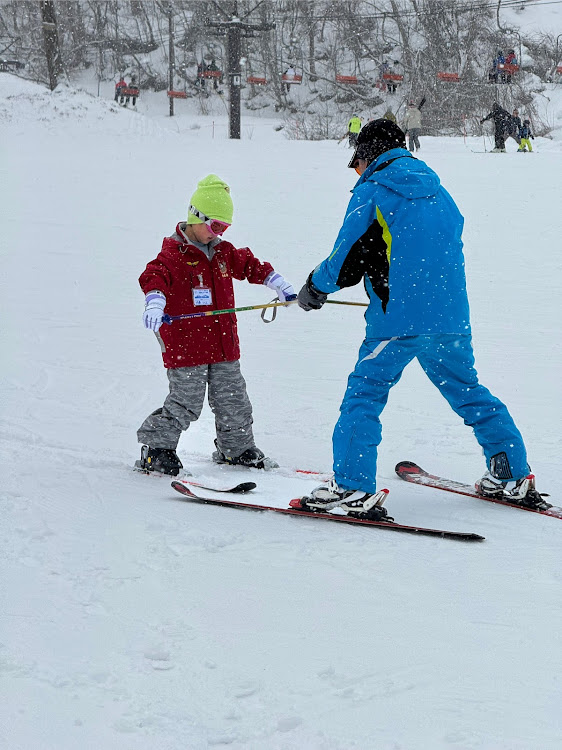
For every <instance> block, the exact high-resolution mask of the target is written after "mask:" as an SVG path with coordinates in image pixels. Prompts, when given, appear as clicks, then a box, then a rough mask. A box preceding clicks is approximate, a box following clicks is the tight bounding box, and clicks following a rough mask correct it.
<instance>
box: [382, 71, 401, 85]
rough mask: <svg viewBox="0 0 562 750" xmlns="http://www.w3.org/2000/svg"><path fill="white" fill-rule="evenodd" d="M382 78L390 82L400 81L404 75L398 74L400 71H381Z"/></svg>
mask: <svg viewBox="0 0 562 750" xmlns="http://www.w3.org/2000/svg"><path fill="white" fill-rule="evenodd" d="M382 79H383V81H391V82H392V83H402V81H403V80H404V76H403V75H400V73H383V74H382Z"/></svg>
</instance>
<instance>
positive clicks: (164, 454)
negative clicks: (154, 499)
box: [135, 445, 183, 477]
mask: <svg viewBox="0 0 562 750" xmlns="http://www.w3.org/2000/svg"><path fill="white" fill-rule="evenodd" d="M135 466H136V467H137V468H138V469H141V470H142V471H145V472H146V473H147V474H148V473H152V472H156V473H158V474H169V475H170V476H172V477H177V475H178V474H179V473H180V469H183V464H182V462H181V461H180V460H179V458H178V456H177V453H176V452H175V450H172V449H171V448H150V446H148V445H143V446H142V448H141V457H140V461H137V462H136V464H135Z"/></svg>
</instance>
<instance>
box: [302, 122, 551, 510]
mask: <svg viewBox="0 0 562 750" xmlns="http://www.w3.org/2000/svg"><path fill="white" fill-rule="evenodd" d="M349 166H350V167H353V168H355V169H356V171H357V172H358V174H359V175H360V178H359V180H358V182H357V184H356V185H355V187H354V189H353V191H352V193H353V195H352V198H351V200H350V202H349V206H348V208H347V212H346V215H345V219H344V222H343V225H342V227H341V230H340V232H339V234H338V237H337V240H336V242H335V245H334V248H333V250H332V252H331V253H330V255H329V256H328V257H327V258H326V259H325V260H324V261H322V263H320V265H319V266H317V267H316V268H315V269H314V271H312V273H311V274H310V276H309V277H308V279H307V281H306V283H305V285H304V286H303V288H302V289H301V291H300V293H299V295H298V301H299V305H300V307H302V308H303V309H304V310H312V309H319V308H320V307H322V305H323V304H324V302H325V301H326V298H327V295H328V294H330V293H332V292H337V291H338V290H339V289H343V288H345V287H349V286H354V285H355V284H358V283H359V282H361V281H363V282H364V284H365V289H366V291H367V294H368V296H369V300H370V302H369V306H368V308H367V312H366V314H365V319H366V323H367V330H366V336H365V340H364V342H363V344H362V346H361V349H360V351H359V359H358V361H357V364H356V366H355V370H354V371H353V372H352V373H351V375H350V376H349V381H348V386H347V390H346V393H345V396H344V399H343V402H342V404H341V407H340V418H339V420H338V422H337V424H336V427H335V430H334V435H333V451H334V479H333V480H332V481H331V482H330V483H329V484H328V485H327V486H322V487H318V488H317V489H316V490H314V491H313V492H312V495H311V496H310V497H309V498H305V499H304V501H303V502H304V503H305V504H306V505H307V506H308V507H310V508H318V509H320V508H321V509H331V508H334V507H338V506H339V507H341V508H343V509H344V510H346V511H348V513H351V514H354V515H359V516H362V517H365V516H367V517H370V518H385V517H386V518H388V516H387V514H386V509H385V508H383V507H382V502H383V501H384V499H385V497H386V491H381V492H379V493H377V490H376V478H375V476H376V468H377V446H378V445H379V443H380V441H381V423H380V419H379V417H380V414H381V412H382V410H383V409H384V407H385V405H386V402H387V399H388V393H389V390H390V388H391V387H392V386H393V385H395V384H396V383H397V382H398V381H399V380H400V377H401V375H402V371H403V370H404V368H405V367H406V365H407V364H408V363H409V362H411V361H412V360H413V359H416V358H417V359H418V361H419V363H420V365H421V366H422V368H423V369H424V371H425V373H426V374H427V376H428V377H429V379H430V380H431V382H432V383H433V384H434V385H435V386H436V387H437V388H439V390H440V391H441V393H442V394H443V396H444V397H445V398H446V399H447V401H448V402H449V404H450V406H451V407H452V408H453V409H454V411H455V412H456V413H457V414H458V415H459V416H461V417H462V418H463V419H464V422H465V424H467V425H469V426H470V427H472V428H473V430H474V434H475V436H476V439H477V440H478V442H479V443H480V445H481V446H482V448H483V450H484V455H485V456H486V462H487V466H488V471H487V472H486V474H485V475H484V477H482V479H481V480H480V481H479V482H478V483H477V488H478V489H479V491H480V492H482V493H483V494H486V495H491V496H495V497H502V498H503V499H507V500H508V501H509V502H516V503H523V504H530V505H532V506H536V505H537V504H540V503H542V499H541V497H540V495H539V494H538V493H537V491H536V490H535V488H534V479H533V478H532V476H528V475H529V466H528V464H527V455H526V450H525V445H524V443H523V439H522V437H521V434H520V432H519V430H518V429H517V427H516V426H515V424H514V422H513V419H512V418H511V416H510V414H509V412H508V410H507V408H506V406H505V405H504V404H503V403H502V402H501V401H500V400H499V399H497V398H496V397H494V396H493V395H492V394H491V393H490V392H489V391H488V390H487V389H486V388H484V386H482V385H480V383H479V382H478V376H477V373H476V370H475V369H474V356H473V352H472V339H471V331H470V315H469V307H468V298H467V293H466V280H465V271H464V256H463V251H462V247H463V244H462V240H461V234H462V229H463V223H464V220H463V217H462V215H461V214H460V212H459V209H458V208H457V206H456V204H455V202H454V201H453V199H452V198H451V196H450V195H449V193H448V192H447V191H446V190H445V188H444V187H443V186H442V185H441V183H440V180H439V177H438V176H437V175H436V173H435V172H434V171H433V170H432V169H430V168H429V167H428V166H427V164H425V163H424V162H423V161H420V160H419V159H415V158H414V157H412V155H411V154H410V153H409V151H408V150H407V149H406V141H405V135H404V133H403V132H402V130H400V128H399V127H398V126H397V125H396V124H395V123H393V122H390V121H389V120H374V121H373V122H370V123H369V124H367V125H366V126H365V127H364V128H363V130H362V131H361V133H360V134H359V138H358V144H357V148H356V150H355V153H354V155H353V157H352V159H351V161H350V163H349Z"/></svg>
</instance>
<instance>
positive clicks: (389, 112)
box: [382, 107, 396, 123]
mask: <svg viewBox="0 0 562 750" xmlns="http://www.w3.org/2000/svg"><path fill="white" fill-rule="evenodd" d="M382 117H383V120H390V122H394V123H395V122H396V115H395V114H394V112H393V111H392V110H391V109H390V107H389V108H388V109H387V110H386V112H385V113H384V115H383V116H382Z"/></svg>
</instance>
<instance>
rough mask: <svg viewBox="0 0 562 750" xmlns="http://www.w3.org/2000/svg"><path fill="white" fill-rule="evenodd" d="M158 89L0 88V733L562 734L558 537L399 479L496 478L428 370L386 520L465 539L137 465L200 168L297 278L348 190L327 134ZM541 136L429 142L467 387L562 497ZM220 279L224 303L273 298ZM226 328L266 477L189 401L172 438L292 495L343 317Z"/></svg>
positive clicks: (526, 738)
mask: <svg viewBox="0 0 562 750" xmlns="http://www.w3.org/2000/svg"><path fill="white" fill-rule="evenodd" d="M154 102H155V104H154V106H153V107H152V108H151V107H150V106H149V103H150V102H148V103H147V102H146V101H145V103H144V104H143V105H142V106H144V110H142V111H140V112H129V111H124V110H122V109H119V108H118V107H116V106H115V105H114V104H113V103H111V102H104V101H102V100H96V99H94V98H93V97H91V96H90V95H88V94H85V93H82V92H79V91H75V90H65V89H61V90H59V91H57V92H55V93H54V94H49V93H47V92H46V91H45V90H44V89H41V88H39V87H36V86H33V85H32V84H29V83H26V82H21V81H18V80H17V79H14V78H13V77H11V76H9V75H6V74H4V75H2V77H1V78H0V129H1V138H0V143H1V149H2V156H1V159H0V164H1V169H2V179H1V180H0V211H1V215H2V222H1V223H2V238H3V240H2V267H3V274H2V292H1V300H2V326H1V331H0V336H1V342H0V343H1V350H2V352H3V366H2V370H3V372H2V374H3V385H2V415H1V430H0V441H1V443H0V445H1V450H2V491H1V501H2V505H1V514H2V523H1V524H0V580H1V582H2V583H1V585H0V671H1V676H0V685H1V686H2V687H1V690H2V695H1V701H0V705H1V709H0V746H1V747H3V748H4V747H5V748H9V750H77V749H78V748H80V750H94V749H95V750H99V749H100V748H103V750H206V749H207V748H214V747H221V746H228V747H229V748H232V750H352V749H353V750H428V749H431V750H443V749H445V748H451V749H454V750H559V748H560V747H561V746H562V726H561V722H560V716H561V714H560V702H561V699H562V685H561V681H560V675H561V674H562V648H561V647H560V632H561V630H562V617H561V612H560V594H561V589H562V573H561V566H560V539H561V533H562V524H561V523H560V522H559V521H558V520H556V519H553V518H547V517H541V516H539V515H533V514H530V513H524V512H521V511H518V510H512V509H508V508H503V507H500V506H497V505H493V504H490V503H484V502H481V501H479V500H473V499H469V498H462V497H457V496H453V495H448V494H446V493H440V492H437V491H432V490H428V489H426V488H422V487H416V486H410V485H408V484H405V483H401V482H400V481H399V480H398V479H396V478H395V476H394V465H395V463H396V462H397V461H399V460H403V459H409V460H413V461H416V462H417V463H419V464H421V465H422V466H424V467H426V468H428V469H430V470H432V471H433V472H436V473H441V474H444V475H447V476H451V477H454V478H457V479H459V480H465V481H470V482H471V481H474V480H475V479H476V478H478V477H479V476H480V475H481V473H482V472H483V470H484V468H485V467H484V462H483V459H482V456H481V453H480V450H479V447H478V445H477V444H476V442H475V440H474V437H473V435H472V432H471V430H470V429H469V428H467V427H465V426H464V425H463V424H462V422H461V421H460V420H459V419H458V417H456V415H455V414H453V412H452V411H451V410H450V409H449V407H448V405H447V404H446V403H445V402H444V401H443V399H442V398H441V397H440V395H439V393H438V392H437V391H436V390H435V389H433V388H432V386H431V385H430V383H429V381H428V380H427V379H426V378H425V376H424V374H423V372H422V371H421V369H420V368H419V367H418V365H417V364H412V365H411V366H410V367H409V368H408V369H407V370H406V372H405V374H404V377H403V378H402V380H401V382H400V383H399V384H398V385H397V386H396V388H395V389H394V390H393V392H392V393H391V396H390V400H389V404H388V407H387V409H386V411H385V413H384V415H383V422H384V442H383V445H382V448H381V451H380V463H379V481H380V486H386V487H388V488H389V489H390V497H389V500H388V507H389V509H390V511H391V512H392V514H393V515H394V516H395V517H396V519H397V520H399V521H402V522H404V523H409V524H422V525H426V526H434V527H435V526H436V527H440V528H446V529H454V530H459V531H474V532H478V533H480V534H482V535H483V536H485V537H486V541H485V542H482V543H479V544H472V545H467V544H461V543H459V542H452V541H446V540H441V539H428V538H417V537H410V536H402V535H398V534H395V533H391V532H388V531H384V530H377V529H359V528H355V527H347V526H336V525H330V524H325V523H322V522H319V521H317V520H307V519H304V518H303V519H295V518H292V517H283V516H276V515H267V514H254V513H243V512H241V511H235V510H230V509H220V508H210V507H203V506H193V505H190V504H189V503H186V502H182V500H181V498H180V496H179V495H178V494H177V493H175V492H174V491H173V490H172V489H171V488H170V483H169V481H168V480H166V479H158V478H155V477H145V476H143V475H140V474H138V473H134V472H133V471H132V470H131V466H132V464H133V462H134V460H135V459H136V458H137V457H138V448H139V447H138V445H137V443H136V429H137V427H138V426H139V424H140V423H141V421H142V420H143V419H144V418H145V416H146V415H147V414H148V413H149V412H150V411H152V410H153V409H155V408H157V407H158V406H160V405H161V403H162V401H163V399H164V397H165V395H166V393H167V381H166V375H165V371H164V369H163V367H162V364H161V359H160V352H159V347H158V345H157V342H156V340H155V338H154V336H153V334H152V333H150V332H148V331H146V330H145V329H144V328H143V326H142V320H141V318H142V310H143V302H144V299H143V295H142V293H141V291H140V289H139V287H138V284H137V278H138V276H139V274H140V272H141V271H142V269H143V268H144V266H145V264H146V262H147V261H148V260H150V259H151V258H153V257H154V256H155V255H156V253H157V252H158V250H159V248H160V244H161V241H162V238H163V237H164V236H165V235H169V234H171V233H172V232H173V230H174V227H175V225H176V222H177V221H180V220H184V219H185V217H186V212H187V206H188V200H189V197H190V195H191V193H192V191H193V189H194V186H195V184H196V182H197V181H198V180H199V179H200V178H201V177H203V176H205V175H206V174H208V173H209V172H216V173H217V174H219V175H220V176H221V177H222V178H223V179H225V180H227V181H228V182H229V183H230V184H231V186H232V194H233V198H234V204H235V221H234V225H233V227H232V229H231V230H229V239H231V240H232V241H233V242H234V243H235V244H238V245H240V246H242V245H248V246H250V247H251V248H252V249H253V251H254V252H255V253H256V254H257V255H258V257H260V258H263V259H267V260H269V261H271V262H272V263H273V265H274V267H275V268H276V269H277V270H278V271H280V272H281V273H282V274H284V275H285V276H286V277H287V278H288V279H289V280H291V281H292V283H293V284H294V285H295V287H296V288H299V287H300V286H301V285H302V284H303V282H304V280H305V278H306V276H307V274H308V273H309V272H310V270H311V269H312V268H313V267H314V266H315V265H316V264H317V263H318V262H319V261H320V260H321V259H323V258H324V257H325V256H326V255H327V254H328V253H329V251H330V250H331V246H332V243H333V241H334V238H335V236H336V233H337V230H338V228H339V225H340V222H341V220H342V217H343V215H344V211H345V207H346V204H347V201H348V196H349V192H348V191H349V190H350V188H351V187H352V186H353V184H354V173H353V172H352V171H351V170H348V169H347V168H346V164H347V161H348V158H349V151H348V149H347V148H346V146H345V144H342V145H340V146H338V145H336V143H334V142H320V143H307V142H295V141H288V140H286V139H285V138H284V137H283V134H282V133H278V132H276V131H275V130H274V127H275V125H276V122H274V121H272V120H265V119H253V120H251V119H249V118H245V119H244V124H243V128H242V131H243V138H242V140H240V141H229V140H228V139H227V138H226V137H225V127H226V126H225V120H224V117H223V118H222V119H220V118H218V117H216V116H215V117H214V118H213V120H211V119H210V118H203V117H200V116H197V115H195V114H191V113H190V112H189V110H188V109H187V104H186V103H184V105H185V108H184V109H183V110H182V112H181V114H180V115H179V116H178V117H177V118H174V119H173V120H172V119H170V118H166V117H165V107H166V102H165V101H163V100H162V96H161V97H160V99H158V100H156V98H155V99H154ZM140 107H141V104H140V102H139V108H140ZM179 109H180V108H179V106H178V111H179ZM143 112H144V114H143ZM213 122H214V127H213ZM213 135H214V137H213ZM488 143H489V141H488ZM533 143H534V146H535V153H533V154H517V153H515V148H516V146H515V144H514V142H513V141H511V142H509V143H508V150H509V153H507V154H505V155H494V154H486V153H473V151H472V150H471V149H474V150H475V151H477V150H478V149H482V145H483V144H482V140H478V139H472V140H469V141H467V143H466V144H465V143H464V142H463V141H462V140H461V139H447V138H427V137H426V138H422V151H421V152H420V154H419V156H421V157H422V158H423V159H425V160H427V162H428V164H429V165H430V166H431V167H433V168H434V169H436V171H437V172H438V174H439V175H440V177H441V179H442V182H443V184H444V185H445V186H446V187H447V188H448V190H449V191H450V192H451V193H452V195H453V196H454V198H455V199H456V200H457V201H458V204H459V206H460V209H461V211H462V213H463V214H464V216H465V218H466V229H465V233H464V240H465V251H466V264H467V277H468V286H469V295H470V299H471V309H472V321H473V329H474V341H475V352H476V357H477V366H478V369H479V372H480V376H481V379H482V381H483V382H484V383H485V384H486V385H487V386H488V387H489V388H490V389H491V390H492V391H493V392H494V393H496V394H497V395H498V396H500V397H501V398H502V399H504V400H505V401H506V402H507V404H508V405H509V407H510V409H511V411H512V413H513V416H514V418H515V419H516V421H517V423H518V425H519V427H520V429H521V431H522V432H523V434H524V436H525V439H526V442H527V446H528V450H529V460H530V462H531V465H532V468H533V470H534V471H535V473H536V475H537V477H538V484H539V488H540V489H541V490H543V491H547V492H550V493H551V494H552V499H553V502H555V503H556V504H562V497H561V496H560V492H559V490H558V485H559V483H560V471H559V465H560V454H561V444H560V443H561V441H560V424H561V414H560V372H561V365H562V361H561V360H562V355H561V351H560V344H559V342H560V292H561V282H560V270H561V265H562V261H561V254H560V236H561V233H562V217H561V212H560V175H561V174H562V145H561V143H560V141H549V140H546V139H536V140H535V141H534V142H533ZM236 291H237V302H238V304H240V305H247V304H259V303H263V302H267V301H269V300H270V299H271V293H270V291H268V290H266V289H265V288H262V287H256V286H251V285H249V284H246V283H237V285H236ZM335 298H338V299H347V300H355V301H364V299H365V297H364V292H363V290H362V288H361V287H357V288H354V289H351V290H346V291H345V292H341V293H339V294H338V295H336V296H335ZM239 327H240V334H241V341H242V350H243V356H242V367H243V372H244V374H245V376H246V379H247V383H248V390H249V393H250V396H251V399H252V401H253V405H254V417H255V425H254V426H255V434H256V439H257V443H258V445H259V446H260V447H261V448H263V449H264V450H265V451H267V453H268V454H269V455H270V456H272V457H274V458H276V459H277V460H278V461H279V462H280V464H281V465H282V466H283V467H285V469H284V470H282V471H278V472H270V473H267V474H264V473H260V472H257V471H247V470H246V471H245V470H237V469H229V468H224V467H216V466H213V465H212V464H211V462H210V461H209V457H210V454H211V452H212V449H213V437H214V432H213V427H214V425H213V419H212V414H211V412H210V410H209V408H208V407H206V408H205V410H204V413H203V415H202V417H201V419H200V421H199V422H198V423H196V424H194V425H193V426H192V428H191V429H190V430H189V431H188V432H187V433H185V434H184V435H183V437H182V439H181V442H180V446H179V454H180V457H181V458H182V460H183V462H184V464H185V466H186V467H187V468H189V469H191V470H192V471H193V472H194V473H195V474H197V475H198V476H200V477H203V478H205V479H215V481H221V482H222V483H224V482H238V481H242V480H247V479H251V480H254V481H256V482H257V484H258V489H257V490H256V491H255V492H254V493H253V494H252V499H253V501H255V502H256V503H269V504H274V505H277V506H280V507H283V506H285V505H286V503H287V502H288V500H289V499H290V498H291V497H294V496H295V495H297V494H303V493H305V492H306V491H308V490H309V489H310V488H311V487H313V486H314V481H313V480H307V479H303V478H298V477H297V476H296V475H294V474H291V472H290V471H288V470H287V469H289V468H294V467H300V468H306V469H316V470H318V471H329V470H330V468H331V431H332V427H333V425H334V423H335V421H336V419H337V416H338V407H339V403H340V401H341V398H342V395H343V392H344V389H345V385H346V378H347V375H348V373H349V372H350V371H351V369H352V368H353V366H354V363H355V359H356V354H357V350H358V348H359V345H360V342H361V339H362V335H363V330H364V322H363V318H362V313H361V310H360V308H354V307H344V306H336V305H332V306H330V305H326V306H325V307H324V308H323V309H322V310H321V311H320V312H316V313H314V312H311V313H305V312H303V311H302V310H300V309H298V308H297V307H291V308H289V309H287V310H280V311H279V314H278V316H277V319H276V320H275V322H274V323H272V324H270V325H264V324H263V323H262V321H261V320H260V316H259V313H256V312H245V313H241V314H240V315H239Z"/></svg>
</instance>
